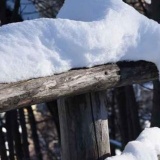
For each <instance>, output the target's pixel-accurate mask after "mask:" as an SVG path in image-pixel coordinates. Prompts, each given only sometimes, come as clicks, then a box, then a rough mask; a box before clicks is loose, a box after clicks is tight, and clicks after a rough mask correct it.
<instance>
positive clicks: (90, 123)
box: [58, 92, 110, 160]
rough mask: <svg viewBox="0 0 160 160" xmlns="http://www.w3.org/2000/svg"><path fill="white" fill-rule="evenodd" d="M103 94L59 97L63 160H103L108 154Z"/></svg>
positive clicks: (106, 118) (106, 120)
mask: <svg viewBox="0 0 160 160" xmlns="http://www.w3.org/2000/svg"><path fill="white" fill-rule="evenodd" d="M104 97H105V96H104V93H102V92H98V93H90V94H89V93H88V94H83V95H79V96H74V97H70V98H61V99H59V100H58V109H59V117H60V129H61V146H62V160H104V159H105V158H106V157H108V155H109V154H110V145H109V131H108V116H107V110H106V106H105V98H104Z"/></svg>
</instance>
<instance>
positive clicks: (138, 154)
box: [106, 127, 160, 160]
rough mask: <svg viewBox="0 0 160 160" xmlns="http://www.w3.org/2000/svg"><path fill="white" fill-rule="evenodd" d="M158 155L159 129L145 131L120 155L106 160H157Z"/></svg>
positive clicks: (159, 151) (159, 146)
mask: <svg viewBox="0 0 160 160" xmlns="http://www.w3.org/2000/svg"><path fill="white" fill-rule="evenodd" d="M158 155H160V129H159V128H156V127H155V128H147V129H145V130H144V131H143V132H142V133H141V134H140V136H139V137H138V138H137V139H136V141H132V142H129V143H128V144H127V145H126V147H125V149H124V151H123V153H122V155H120V156H115V157H111V158H107V159H106V160H158Z"/></svg>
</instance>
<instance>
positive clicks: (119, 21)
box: [0, 0, 160, 83]
mask: <svg viewBox="0 0 160 160" xmlns="http://www.w3.org/2000/svg"><path fill="white" fill-rule="evenodd" d="M76 2H77V3H75V0H66V2H65V4H64V6H63V8H62V9H61V11H60V13H59V15H58V17H61V18H64V19H60V18H59V19H37V20H30V21H24V22H21V23H16V24H9V25H6V26H2V27H1V28H0V42H1V43H0V57H1V58H0V68H1V71H0V82H1V83H3V82H16V81H20V80H26V79H30V78H37V77H43V76H49V75H53V74H56V73H62V72H65V71H68V70H70V69H72V68H77V67H78V68H79V67H92V66H95V65H100V64H105V63H108V62H117V61H122V60H133V61H137V60H146V61H151V62H153V63H155V64H156V65H157V67H158V69H159V70H160V56H159V51H160V26H159V24H158V23H156V22H155V21H153V20H149V19H148V18H146V17H144V16H143V15H141V14H139V13H138V12H137V11H136V10H135V9H133V8H132V7H130V6H129V5H127V4H125V3H123V2H122V1H121V0H88V1H86V0H79V1H78V0H77V1H76ZM95 11H96V12H95ZM69 19H73V20H69ZM153 42H154V43H153Z"/></svg>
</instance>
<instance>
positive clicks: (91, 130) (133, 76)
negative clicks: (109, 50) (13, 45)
mask: <svg viewBox="0 0 160 160" xmlns="http://www.w3.org/2000/svg"><path fill="white" fill-rule="evenodd" d="M157 78H158V71H157V68H156V66H155V65H154V64H153V63H148V62H144V61H139V62H120V63H117V64H106V65H101V66H96V67H92V68H81V69H74V70H70V71H68V72H65V73H62V74H57V75H53V76H50V77H43V78H37V79H31V80H26V81H21V82H16V83H10V84H0V112H4V111H8V110H12V109H17V108H20V107H24V106H29V105H32V104H37V103H41V102H47V101H50V100H56V99H57V102H58V109H59V117H60V129H61V147H62V160H104V159H105V158H106V157H107V156H108V155H109V154H110V145H109V131H108V117H107V110H106V107H105V92H104V91H105V90H106V89H107V88H112V87H119V86H125V85H129V84H134V83H141V82H146V81H150V80H154V79H157Z"/></svg>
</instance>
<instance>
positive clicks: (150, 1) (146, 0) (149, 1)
mask: <svg viewBox="0 0 160 160" xmlns="http://www.w3.org/2000/svg"><path fill="white" fill-rule="evenodd" d="M144 1H145V2H146V3H147V4H151V3H152V0H144Z"/></svg>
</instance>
